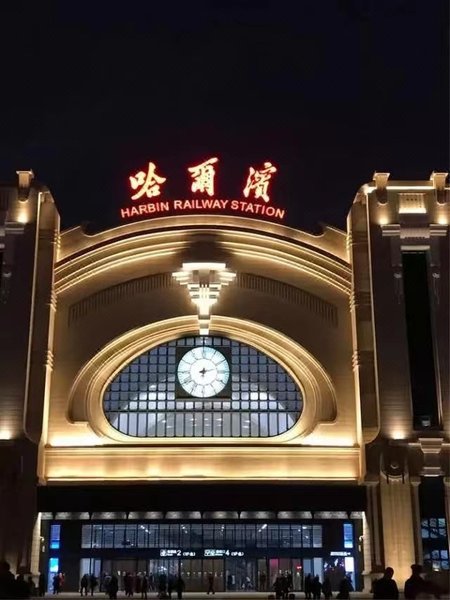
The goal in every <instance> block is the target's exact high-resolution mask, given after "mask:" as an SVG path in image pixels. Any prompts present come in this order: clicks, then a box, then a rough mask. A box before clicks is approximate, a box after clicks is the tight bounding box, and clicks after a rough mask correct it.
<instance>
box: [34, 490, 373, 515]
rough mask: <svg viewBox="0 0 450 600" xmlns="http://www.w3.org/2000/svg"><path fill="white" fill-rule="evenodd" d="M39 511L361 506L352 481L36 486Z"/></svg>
mask: <svg viewBox="0 0 450 600" xmlns="http://www.w3.org/2000/svg"><path fill="white" fill-rule="evenodd" d="M38 507H39V510H40V511H45V512H58V511H87V512H94V511H117V510H121V511H135V510H145V511H169V510H184V511H189V510H196V511H204V510H228V511H229V510H236V511H241V510H252V511H255V510H271V511H278V510H280V511H283V510H297V511H298V510H308V511H311V510H312V511H314V510H317V511H318V510H324V511H325V510H336V509H337V508H338V509H339V510H344V511H353V510H355V511H356V510H365V509H366V490H365V487H364V486H356V485H331V486H330V485H291V484H280V485H268V484H265V485H263V484H261V485H259V484H256V485H247V484H230V483H227V484H216V483H212V484H181V485H180V484H178V485H175V484H147V485H141V484H136V485H133V484H127V485H117V486H114V485H99V486H96V485H91V486H90V485H84V486H79V485H77V486H76V487H75V486H41V487H39V488H38Z"/></svg>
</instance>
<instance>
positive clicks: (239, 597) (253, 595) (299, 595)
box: [45, 592, 449, 600]
mask: <svg viewBox="0 0 450 600" xmlns="http://www.w3.org/2000/svg"><path fill="white" fill-rule="evenodd" d="M336 595H337V592H334V593H333V598H336ZM45 597H46V598H55V596H52V595H48V596H45ZM58 597H59V598H61V599H63V600H69V599H70V600H75V598H76V599H77V600H78V598H80V594H71V593H67V592H65V593H62V594H59V596H58ZM93 597H94V598H107V596H105V594H103V593H101V594H100V593H97V594H94V596H93ZM117 597H118V598H125V593H124V592H119V594H118V596H117ZM140 597H141V596H140V594H135V595H134V596H133V598H134V599H135V600H140ZM267 597H268V594H267V593H258V592H245V593H241V592H227V593H224V592H218V593H217V594H215V595H214V599H215V600H263V599H266V600H267ZM304 597H305V594H304V593H303V592H296V594H295V598H296V600H300V599H303V598H304ZM400 597H401V598H403V595H401V596H400ZM89 598H91V596H89ZM148 598H149V600H156V594H155V592H150V593H149V594H148ZM172 598H173V599H174V600H175V598H176V594H174V595H173V596H172ZM183 598H184V599H186V600H197V599H198V600H205V599H206V598H213V596H207V594H206V593H203V594H202V593H198V592H187V593H185V594H183ZM322 598H323V597H322ZM351 598H352V600H363V599H366V598H371V599H372V598H373V596H372V594H367V593H364V592H352V594H351ZM448 598H449V596H441V600H448Z"/></svg>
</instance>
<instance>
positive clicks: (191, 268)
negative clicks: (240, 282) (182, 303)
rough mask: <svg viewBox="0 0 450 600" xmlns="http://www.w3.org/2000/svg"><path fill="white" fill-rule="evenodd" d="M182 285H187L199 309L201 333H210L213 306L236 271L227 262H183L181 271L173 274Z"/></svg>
mask: <svg viewBox="0 0 450 600" xmlns="http://www.w3.org/2000/svg"><path fill="white" fill-rule="evenodd" d="M172 275H173V277H175V279H176V280H177V281H178V283H179V284H180V285H185V286H186V287H187V290H188V292H189V296H190V297H191V300H192V302H193V303H194V304H195V305H196V306H197V310H198V328H199V334H200V335H208V334H209V323H210V319H211V307H212V306H213V305H214V304H215V303H216V302H217V300H218V299H219V295H220V291H221V289H222V287H224V286H227V285H229V284H230V283H231V282H232V281H233V279H234V278H235V277H236V273H234V272H233V271H230V270H229V269H227V266H226V264H225V263H216V262H191V263H183V265H182V267H181V271H176V272H175V273H173V274H172Z"/></svg>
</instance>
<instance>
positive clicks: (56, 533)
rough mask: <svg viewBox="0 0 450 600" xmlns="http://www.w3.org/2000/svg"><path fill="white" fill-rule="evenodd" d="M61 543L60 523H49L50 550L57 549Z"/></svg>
mask: <svg viewBox="0 0 450 600" xmlns="http://www.w3.org/2000/svg"><path fill="white" fill-rule="evenodd" d="M60 543H61V525H50V550H59V549H60Z"/></svg>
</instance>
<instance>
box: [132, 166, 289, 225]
mask: <svg viewBox="0 0 450 600" xmlns="http://www.w3.org/2000/svg"><path fill="white" fill-rule="evenodd" d="M218 162H219V159H218V158H217V157H215V156H214V157H211V158H208V159H207V160H205V161H203V162H202V163H200V164H198V165H194V166H192V167H188V169H187V173H188V177H189V180H190V184H191V186H190V190H191V192H192V193H194V194H201V195H206V196H208V197H197V198H190V199H185V200H165V199H164V198H163V186H164V184H165V183H166V181H167V178H166V177H163V176H162V175H161V174H159V173H158V168H157V166H156V164H155V163H153V162H149V163H148V165H147V170H146V171H144V170H140V171H137V172H136V173H134V174H133V175H130V177H129V181H130V187H131V192H132V195H131V197H130V198H131V200H132V201H133V204H132V205H131V206H129V207H124V208H121V209H120V213H121V217H122V219H128V218H131V217H138V216H146V217H156V216H163V215H164V214H179V213H182V212H221V213H227V212H228V213H229V212H231V213H236V212H238V213H242V214H244V215H246V216H253V215H258V216H264V217H269V218H273V219H278V220H283V219H284V217H285V214H286V210H285V209H283V208H277V207H275V206H272V205H271V204H270V194H269V191H270V185H271V179H272V176H273V175H274V174H275V173H276V172H277V169H276V167H275V166H274V165H273V164H272V163H271V162H268V161H267V162H265V163H264V164H263V165H262V167H261V168H255V167H253V166H252V167H250V168H249V174H248V177H247V179H246V182H245V186H244V187H243V189H242V195H243V196H244V198H245V199H217V198H215V195H216V190H215V176H216V171H217V166H218ZM145 198H148V199H152V200H151V201H150V202H143V200H144V199H145Z"/></svg>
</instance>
